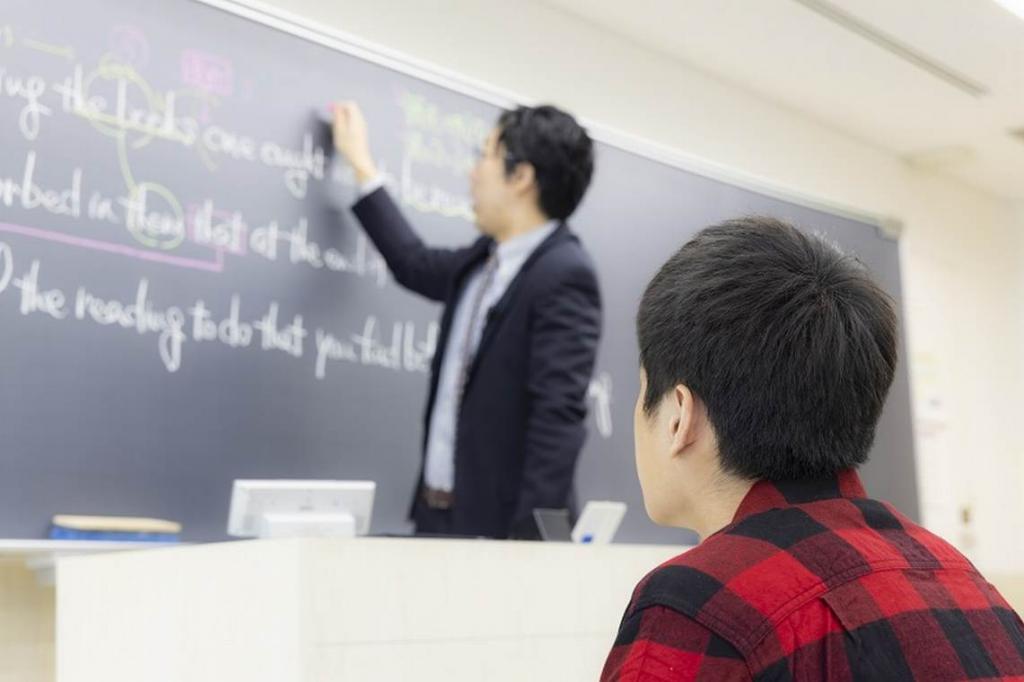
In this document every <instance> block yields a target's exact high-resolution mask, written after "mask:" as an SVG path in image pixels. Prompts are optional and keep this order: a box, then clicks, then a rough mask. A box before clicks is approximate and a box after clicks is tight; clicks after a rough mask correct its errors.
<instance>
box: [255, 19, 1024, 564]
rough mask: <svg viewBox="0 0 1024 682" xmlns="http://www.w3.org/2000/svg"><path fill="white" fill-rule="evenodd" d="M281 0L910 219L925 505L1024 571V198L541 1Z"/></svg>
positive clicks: (534, 95) (962, 536)
mask: <svg viewBox="0 0 1024 682" xmlns="http://www.w3.org/2000/svg"><path fill="white" fill-rule="evenodd" d="M271 4H272V5H274V6H276V7H278V8H281V9H284V10H286V11H289V12H293V13H295V14H296V15H299V16H301V17H305V18H307V19H311V20H314V21H316V22H319V23H321V24H323V25H327V26H330V27H332V28H334V29H336V30H339V31H343V32H345V33H348V34H351V35H354V36H357V37H358V38H360V39H363V40H368V41H371V42H373V43H376V44H379V45H382V46H384V47H387V48H389V49H392V50H396V51H399V52H402V53H404V54H406V55H409V56H411V57H413V58H416V59H418V60H422V61H426V62H429V63H431V64H434V65H437V66H440V67H442V68H444V69H447V70H450V71H453V72H456V73H458V74H461V75H463V76H465V77H468V78H470V79H474V80H477V81H480V82H482V83H487V84H489V85H492V86H494V87H496V88H497V89H499V90H502V91H506V92H510V93H513V94H515V95H517V96H518V97H519V98H520V99H522V100H524V101H534V102H536V101H552V102H555V103H557V104H559V105H561V106H564V107H566V108H568V109H569V110H571V111H573V112H574V113H576V114H577V115H579V116H581V117H583V118H585V119H587V120H588V121H589V122H591V123H597V124H600V125H602V126H607V127H611V128H615V129H618V130H621V131H623V132H627V133H630V134H633V135H636V136H639V137H642V138H646V139H648V140H651V141H654V142H657V143H659V144H662V145H666V146H668V147H671V148H673V149H674V150H676V151H678V152H679V153H681V154H684V155H687V156H693V157H698V158H701V159H704V160H706V161H709V162H711V163H714V164H719V165H722V166H725V167H728V168H731V169H733V170H735V171H738V172H740V173H742V174H745V175H752V176H756V177H759V178H762V179H764V180H767V181H768V182H770V183H771V184H773V185H777V186H782V187H786V188H789V189H791V190H793V191H796V192H799V193H802V194H807V195H812V196H815V197H818V198H821V199H825V200H829V201H832V202H837V203H840V204H843V205H848V206H852V207H856V208H859V209H862V210H864V211H868V212H871V213H876V214H882V215H888V216H893V217H896V218H899V219H901V220H902V221H903V222H904V226H905V228H904V233H903V237H902V244H901V249H902V256H903V277H904V291H905V297H906V306H907V310H906V312H907V322H908V343H909V347H910V358H909V359H910V369H911V383H912V390H913V395H914V398H913V399H914V405H915V413H916V414H917V417H916V422H917V423H916V424H915V432H916V435H917V443H918V445H917V457H918V478H919V485H920V492H921V505H922V515H923V519H924V522H925V524H926V525H927V526H928V527H930V528H931V529H932V530H934V531H936V532H938V533H940V534H941V535H943V536H944V537H946V538H947V539H949V540H951V541H953V542H955V543H956V544H958V545H959V546H961V548H963V549H964V550H965V551H967V552H968V554H969V555H970V556H971V557H972V559H974V560H975V561H976V562H977V563H978V564H979V565H980V566H981V567H982V568H983V569H988V570H993V571H1001V572H1007V571H1024V547H1021V545H1024V542H1021V541H1022V540H1024V503H1022V502H1021V498H1022V497H1024V437H1022V435H1021V433H1020V431H1019V430H1018V429H1017V428H1016V425H1017V424H1016V421H1017V419H1019V418H1020V417H1018V415H1020V414H1021V413H1022V412H1024V409H1022V408H1024V399H1022V397H1021V395H1020V391H1019V387H1021V386H1022V385H1024V343H1022V342H1024V323H1022V321H1021V317H1022V315H1021V313H1022V311H1024V295H1022V293H1024V275H1022V274H1021V273H1022V271H1024V267H1022V266H1024V239H1022V234H1024V210H1021V209H1020V208H1019V207H1016V208H1015V207H1014V206H1012V205H1010V204H1009V202H1006V201H1004V200H1000V199H998V198H995V197H991V196H987V195H985V194H983V193H981V192H978V191H975V190H972V189H970V188H967V187H965V186H964V185H962V184H959V183H958V182H956V181H954V180H949V179H944V178H942V177H938V176H935V175H930V174H928V173H926V172H924V171H920V170H914V169H911V168H910V167H908V166H907V165H906V164H904V163H903V162H902V161H900V160H899V159H898V158H896V157H895V156H894V155H892V154H889V153H887V152H886V151H884V150H881V149H878V148H875V147H873V146H872V145H870V144H867V143H864V142H861V141H858V140H856V139H853V138H851V137H848V136H846V135H844V134H842V133H840V132H838V131H836V130H833V129H831V128H830V127H829V126H828V125H825V124H822V123H820V122H817V121H814V120H812V119H810V118H807V117H805V116H804V115H802V114H800V113H799V112H796V111H792V110H788V109H785V108H782V107H780V106H777V105H775V104H773V103H771V102H768V101H767V100H764V99H762V98H760V97H758V96H755V95H753V94H750V93H748V92H746V91H744V90H742V89H740V88H737V87H735V86H732V85H730V84H728V83H725V82H722V81H720V80H716V79H715V78H713V77H710V76H708V75H705V74H703V73H701V72H700V71H698V70H696V69H693V68H690V67H688V66H686V65H684V64H681V63H680V62H678V61H674V60H672V59H670V58H668V57H665V56H662V55H660V54H657V53H654V52H652V51H649V50H647V49H645V48H644V47H643V46H642V45H638V44H635V43H632V42H630V41H628V40H625V39H622V38H619V37H616V36H615V35H614V34H611V33H609V32H607V31H605V30H604V29H602V28H600V27H597V26H596V25H592V24H588V23H586V22H584V21H582V20H580V19H578V18H575V17H572V16H570V15H567V14H564V13H561V12H560V11H557V10H554V9H552V8H549V7H547V6H544V5H541V4H539V3H536V2H528V1H525V0H520V1H519V2H515V3H508V2H501V1H499V0H434V1H432V2H428V1H426V0H349V1H347V2H337V1H334V0H331V1H328V0H272V2H271ZM338 95H339V96H344V93H341V92H339V93H338ZM964 506H970V508H971V522H970V524H969V526H965V525H964V524H962V523H961V521H960V517H961V508H962V507H964Z"/></svg>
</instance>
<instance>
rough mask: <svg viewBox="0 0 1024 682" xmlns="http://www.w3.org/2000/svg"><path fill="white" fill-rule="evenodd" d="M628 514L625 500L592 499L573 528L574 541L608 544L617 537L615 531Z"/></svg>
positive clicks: (584, 507)
mask: <svg viewBox="0 0 1024 682" xmlns="http://www.w3.org/2000/svg"><path fill="white" fill-rule="evenodd" d="M625 515H626V503H625V502H612V501H605V500H591V501H590V502H587V503H586V504H585V505H584V506H583V512H582V513H581V514H580V517H579V518H578V519H576V525H575V526H573V528H572V541H573V542H580V543H583V544H594V545H606V544H608V543H609V542H611V541H612V538H614V537H615V531H617V530H618V529H619V524H620V523H622V517H623V516H625Z"/></svg>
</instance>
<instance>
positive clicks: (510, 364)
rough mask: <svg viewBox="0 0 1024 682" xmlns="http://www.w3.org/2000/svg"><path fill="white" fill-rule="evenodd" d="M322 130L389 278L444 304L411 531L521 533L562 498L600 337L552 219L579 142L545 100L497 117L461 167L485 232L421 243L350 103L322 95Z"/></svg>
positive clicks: (584, 140) (581, 165)
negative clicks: (328, 115)
mask: <svg viewBox="0 0 1024 682" xmlns="http://www.w3.org/2000/svg"><path fill="white" fill-rule="evenodd" d="M333 133H334V144H335V147H336V148H337V149H338V151H339V152H340V153H341V154H342V155H344V157H345V158H346V159H347V160H348V162H349V163H350V164H351V165H352V168H353V169H354V171H355V173H356V179H357V181H358V182H359V185H360V199H359V200H358V201H357V202H356V204H355V205H354V206H353V207H352V210H353V212H354V213H355V215H356V218H358V220H359V222H360V223H361V224H362V225H363V228H364V229H365V230H366V232H367V234H368V235H369V237H370V239H372V240H373V242H374V244H375V245H376V246H377V249H378V250H379V251H380V252H381V254H382V255H383V256H384V258H385V260H386V261H387V263H388V267H389V268H390V269H391V272H392V274H393V275H394V277H395V279H396V280H397V281H398V282H399V283H400V284H402V285H403V286H405V287H407V288H408V289H410V290H412V291H415V292H417V293H419V294H421V295H423V296H426V297H427V298H429V299H431V300H434V301H440V302H443V303H444V304H445V307H444V313H443V315H442V318H441V333H440V337H439V341H438V349H437V352H436V354H435V357H434V361H433V364H432V368H431V381H430V392H429V397H428V399H427V408H426V413H425V416H424V422H425V424H424V426H425V432H424V440H423V468H422V470H421V473H420V479H419V483H418V485H417V491H416V493H415V495H414V499H413V504H412V510H411V516H412V519H413V521H414V522H415V524H416V531H417V533H424V534H454V535H483V536H488V537H495V538H506V537H512V538H535V537H536V536H537V527H536V525H535V523H534V520H533V510H534V509H537V508H564V507H567V506H568V505H569V498H570V496H571V488H572V477H573V471H574V469H575V465H576V460H577V457H578V455H579V452H580V449H581V447H582V445H583V441H584V437H585V425H584V418H585V416H586V396H587V389H588V386H589V383H590V377H591V374H592V372H593V368H594V359H595V356H596V353H597V347H598V340H599V336H600V331H601V298H600V293H599V291H598V284H597V277H596V274H595V271H594V266H593V264H592V262H591V260H590V257H589V256H588V255H587V253H586V251H585V250H584V248H583V246H582V245H581V244H580V242H579V240H578V239H577V237H576V236H575V235H574V234H573V233H572V231H570V229H569V228H568V226H567V225H566V224H565V220H566V219H568V218H569V216H570V215H571V214H572V213H573V211H574V210H575V209H576V207H577V206H578V205H579V203H580V200H581V199H582V198H583V194H584V193H585V192H586V190H587V186H588V185H589V184H590V178H591V175H592V173H593V167H594V153H593V143H592V141H591V139H590V137H589V136H588V135H587V132H586V131H585V130H584V129H583V128H582V127H581V126H580V125H579V124H578V123H577V122H576V121H575V120H574V119H573V118H572V116H570V115H568V114H566V113H565V112H563V111H560V110H558V109H556V108H555V107H551V106H540V107H533V108H530V107H519V108H517V109H514V110H510V111H506V112H504V113H503V114H502V115H501V117H500V118H499V119H498V123H497V125H496V127H495V128H494V130H493V131H491V133H490V135H489V136H488V137H487V140H486V141H485V142H484V146H483V149H482V151H481V153H480V157H479V158H478V160H477V162H476V165H475V167H474V168H473V171H472V173H471V176H470V188H471V193H472V197H473V203H474V211H475V213H476V220H477V227H478V229H479V230H480V232H481V233H482V234H483V236H481V237H480V238H478V239H477V240H476V241H474V242H473V243H472V244H470V245H469V246H466V247H464V248H461V249H435V248H430V247H428V246H427V245H425V244H424V243H423V241H422V240H421V239H420V238H419V236H418V235H417V234H416V233H415V231H414V230H413V229H412V227H411V226H410V225H409V223H408V222H407V221H406V220H405V218H404V217H403V216H402V214H401V212H400V211H399V209H398V207H397V206H396V205H395V203H394V202H393V201H392V199H391V197H390V196H389V194H388V192H387V190H386V189H385V188H384V186H383V185H384V183H383V181H382V179H381V176H380V174H379V172H378V170H377V168H376V166H375V164H374V160H373V155H372V154H371V153H370V148H369V136H368V132H367V126H366V123H365V120H364V118H363V115H362V113H361V111H360V109H359V108H358V106H356V105H355V104H353V103H350V102H349V103H342V104H337V105H335V107H334V130H333Z"/></svg>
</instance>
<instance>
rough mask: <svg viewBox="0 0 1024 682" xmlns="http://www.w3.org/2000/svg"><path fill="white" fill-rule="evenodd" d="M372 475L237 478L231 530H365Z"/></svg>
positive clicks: (266, 533)
mask: <svg viewBox="0 0 1024 682" xmlns="http://www.w3.org/2000/svg"><path fill="white" fill-rule="evenodd" d="M376 487H377V485H376V483H374V482H373V481H292V480H236V481H235V482H234V486H233V488H232V491H231V512H230V514H229V515H228V534H229V535H234V536H236V537H260V538H280V537H310V536H318V537H323V536H328V537H332V536H333V537H352V536H355V535H366V533H367V531H368V530H369V528H370V514H371V512H372V510H373V494H374V491H375V490H376Z"/></svg>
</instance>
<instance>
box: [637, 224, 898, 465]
mask: <svg viewBox="0 0 1024 682" xmlns="http://www.w3.org/2000/svg"><path fill="white" fill-rule="evenodd" d="M637 331H638V337H639V344H640V362H641V365H642V367H643V369H644V370H645V372H646V375H647V390H646V392H645V395H644V398H643V400H644V409H645V410H646V411H648V413H650V412H652V411H653V410H654V409H655V408H656V407H657V405H658V403H659V402H660V400H661V399H662V398H663V397H664V396H665V395H666V394H667V393H668V392H669V391H671V390H672V389H673V387H674V386H676V385H677V384H685V385H686V386H687V387H689V388H690V390H691V391H693V392H694V393H695V394H696V395H697V397H699V398H700V399H701V401H702V402H703V403H704V405H705V407H706V409H707V413H708V417H709V420H710V422H711V425H712V427H713V429H714V432H715V435H716V437H717V441H718V449H719V456H720V460H721V463H722V466H723V469H724V470H725V471H728V472H730V473H732V474H735V475H738V476H742V477H744V478H750V479H770V480H787V479H804V478H817V477H824V476H829V475H832V474H834V473H835V472H837V471H838V470H839V469H843V468H847V467H851V466H856V465H858V464H861V463H863V462H864V461H865V460H866V459H867V457H868V451H869V450H870V448H871V443H872V441H873V440H874V434H875V426H876V424H877V422H878V418H879V415H880V414H881V411H882V406H883V404H884V402H885V397H886V394H887V393H888V391H889V386H890V385H891V383H892V378H893V373H894V370H895V366H896V357H897V351H896V345H897V321H896V313H895V311H894V308H893V304H892V301H891V299H890V298H889V296H888V295H887V294H886V293H885V292H884V291H882V290H881V289H880V288H879V287H878V286H877V285H876V284H875V283H874V281H872V279H871V278H870V276H869V274H868V272H867V270H866V269H865V268H864V266H863V265H862V264H861V263H860V262H859V261H858V260H856V259H854V258H852V257H850V256H847V255H843V254H842V253H841V252H840V251H839V250H838V249H836V248H835V247H833V246H831V245H830V244H828V243H826V242H825V241H823V240H822V239H820V238H817V237H812V236H808V235H806V234H804V233H802V232H800V231H799V230H797V229H796V228H794V227H793V226H791V225H789V224H787V223H785V222H782V221H780V220H775V219H772V218H763V217H749V218H742V219H739V220H730V221H728V222H725V223H721V224H719V225H715V226H712V227H709V228H707V229H705V230H703V231H701V232H700V233H698V234H697V236H696V237H694V238H693V239H692V240H690V241H689V242H687V243H686V244H685V245H684V246H683V247H682V248H681V249H679V251H677V252H676V253H675V254H674V255H673V256H672V257H671V258H669V260H668V262H666V263H665V264H664V265H663V266H662V268H661V270H659V272H658V273H657V274H656V275H655V277H654V279H652V280H651V282H650V284H649V285H648V286H647V290H646V292H645V293H644V296H643V300H642V301H641V304H640V311H639V314H638V316H637Z"/></svg>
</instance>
